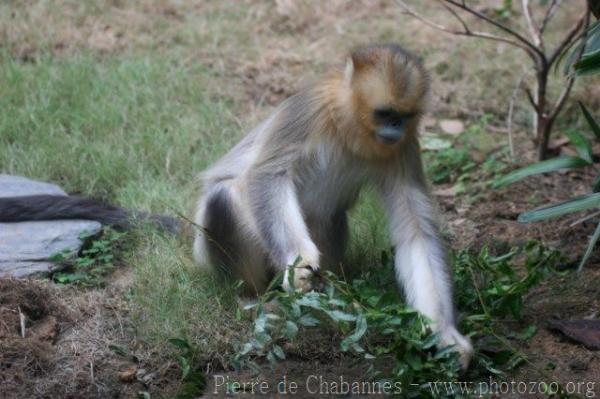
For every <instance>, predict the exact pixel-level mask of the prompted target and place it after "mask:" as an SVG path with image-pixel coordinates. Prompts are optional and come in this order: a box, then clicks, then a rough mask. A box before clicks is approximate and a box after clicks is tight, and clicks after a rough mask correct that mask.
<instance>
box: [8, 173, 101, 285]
mask: <svg viewBox="0 0 600 399" xmlns="http://www.w3.org/2000/svg"><path fill="white" fill-rule="evenodd" d="M36 194H50V195H67V194H66V193H65V192H64V191H63V190H62V189H61V188H60V187H58V186H57V185H54V184H50V183H44V182H39V181H35V180H31V179H28V178H26V177H22V176H11V175H4V174H0V197H18V196H24V195H36ZM101 228H102V225H101V224H100V223H98V222H96V221H91V220H51V221H39V222H19V223H0V277H4V276H13V277H26V276H29V275H32V274H36V275H37V274H48V273H50V272H52V271H54V270H58V269H59V268H60V265H59V264H55V263H53V262H51V261H50V258H51V257H52V256H53V255H55V254H57V253H59V252H63V251H70V252H76V251H79V249H80V248H81V246H82V244H83V241H82V240H81V239H80V238H79V237H80V236H81V235H82V233H84V232H87V233H90V234H91V235H95V234H98V233H99V232H100V229H101Z"/></svg>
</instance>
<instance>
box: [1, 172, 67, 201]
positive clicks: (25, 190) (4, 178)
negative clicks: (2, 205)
mask: <svg viewBox="0 0 600 399" xmlns="http://www.w3.org/2000/svg"><path fill="white" fill-rule="evenodd" d="M36 194H50V195H67V193H65V192H64V191H63V190H62V189H61V188H60V187H58V186H57V185H55V184H50V183H44V182H39V181H35V180H31V179H28V178H26V177H22V176H11V175H3V174H0V197H19V196H22V195H36Z"/></svg>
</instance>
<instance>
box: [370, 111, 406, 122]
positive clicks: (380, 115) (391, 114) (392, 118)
mask: <svg viewBox="0 0 600 399" xmlns="http://www.w3.org/2000/svg"><path fill="white" fill-rule="evenodd" d="M373 119H374V120H375V122H376V123H377V124H379V125H388V126H401V125H402V124H403V123H404V121H405V120H406V119H407V116H406V115H403V114H401V113H400V112H398V111H396V110H394V109H392V108H377V109H375V110H374V111H373Z"/></svg>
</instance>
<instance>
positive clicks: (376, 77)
mask: <svg viewBox="0 0 600 399" xmlns="http://www.w3.org/2000/svg"><path fill="white" fill-rule="evenodd" d="M352 62H353V71H352V80H351V83H350V84H351V85H352V93H353V101H352V102H353V106H354V108H355V111H354V112H355V115H356V116H357V120H356V124H357V125H358V126H359V127H360V132H355V134H358V135H360V136H361V141H363V147H364V148H363V149H362V152H366V151H369V150H370V151H369V152H370V153H371V154H370V155H371V157H373V156H379V157H386V156H389V155H393V154H394V153H397V150H398V148H400V147H401V146H402V143H403V142H404V141H405V140H406V138H407V137H409V136H414V135H416V133H417V129H418V124H419V119H420V117H421V115H422V114H423V112H424V110H425V107H426V97H427V90H428V81H427V76H426V73H425V70H424V69H423V67H422V65H421V64H420V63H419V62H418V61H417V60H416V59H415V58H414V57H412V56H411V55H409V54H407V53H405V52H404V51H401V50H398V49H395V48H389V47H376V48H373V49H370V50H369V51H367V52H363V53H361V54H353V56H352ZM358 126H357V127H358Z"/></svg>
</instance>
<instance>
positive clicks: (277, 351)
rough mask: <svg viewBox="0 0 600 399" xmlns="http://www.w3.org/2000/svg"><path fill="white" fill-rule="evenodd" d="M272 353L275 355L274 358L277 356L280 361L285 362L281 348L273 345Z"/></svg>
mask: <svg viewBox="0 0 600 399" xmlns="http://www.w3.org/2000/svg"><path fill="white" fill-rule="evenodd" d="M273 353H274V354H275V356H277V357H278V358H280V359H281V360H285V353H284V352H283V349H282V348H281V346H279V345H273Z"/></svg>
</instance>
